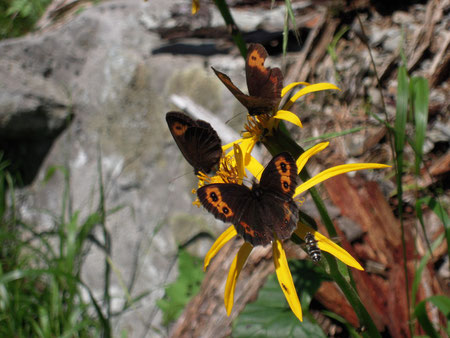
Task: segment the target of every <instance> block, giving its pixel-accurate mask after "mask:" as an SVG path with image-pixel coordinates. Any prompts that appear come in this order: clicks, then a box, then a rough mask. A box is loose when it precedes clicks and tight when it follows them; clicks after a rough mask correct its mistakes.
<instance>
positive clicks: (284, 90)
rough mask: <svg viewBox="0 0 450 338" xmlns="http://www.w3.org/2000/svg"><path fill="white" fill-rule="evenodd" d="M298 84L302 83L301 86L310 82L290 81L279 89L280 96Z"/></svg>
mask: <svg viewBox="0 0 450 338" xmlns="http://www.w3.org/2000/svg"><path fill="white" fill-rule="evenodd" d="M300 85H303V86H309V85H310V84H309V83H308V82H292V83H290V84H288V85H287V86H286V87H284V88H283V89H282V90H281V97H283V96H284V95H286V93H287V92H288V91H290V90H291V89H292V88H294V87H297V86H300Z"/></svg>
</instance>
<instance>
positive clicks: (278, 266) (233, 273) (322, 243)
mask: <svg viewBox="0 0 450 338" xmlns="http://www.w3.org/2000/svg"><path fill="white" fill-rule="evenodd" d="M328 144H329V143H328V142H324V143H320V144H318V145H316V146H314V147H312V148H311V149H309V150H307V151H305V152H304V153H303V154H302V155H301V156H300V157H299V158H298V159H297V161H296V164H297V169H298V173H300V171H301V170H302V169H303V167H304V166H305V164H306V162H307V161H308V159H309V158H310V157H311V156H313V155H315V154H317V153H318V152H320V151H322V150H323V149H325V148H326V147H327V146H328ZM235 149H236V148H235ZM237 149H238V151H240V148H237ZM386 167H389V166H387V165H384V164H378V163H355V164H345V165H340V166H336V167H332V168H330V169H327V170H324V171H323V172H321V173H319V174H318V175H316V176H314V177H313V178H311V179H310V180H308V181H306V182H304V183H303V184H301V185H300V186H298V187H297V189H296V191H295V193H294V196H297V195H299V194H300V193H302V192H304V191H306V190H308V189H309V188H311V187H312V186H314V185H316V184H318V183H320V182H323V181H325V180H326V179H328V178H331V177H333V176H336V175H339V174H342V173H346V172H349V171H355V170H361V169H377V168H386ZM247 169H249V171H250V172H251V173H252V174H253V175H254V176H255V177H256V178H257V179H258V180H259V179H260V178H261V173H262V172H263V169H264V168H263V166H262V165H261V164H260V163H259V162H257V161H256V160H253V163H252V165H251V166H247ZM308 232H310V233H311V234H313V235H314V237H315V239H316V240H317V245H318V247H319V249H321V250H323V251H327V252H329V253H330V254H332V255H334V256H335V257H336V258H338V259H339V260H341V261H342V262H343V263H345V264H347V265H349V266H351V267H354V268H356V269H359V270H363V268H362V266H361V265H360V264H359V263H358V262H357V261H356V260H355V259H354V258H353V257H352V256H351V255H350V254H349V253H348V252H347V251H345V250H344V249H343V248H341V247H340V246H338V245H337V244H335V243H334V242H333V241H331V240H329V239H328V238H326V237H325V236H323V235H322V234H320V233H319V232H317V231H315V230H314V229H312V228H310V227H308V226H306V225H304V224H302V223H298V227H297V229H296V230H295V233H296V234H297V235H298V236H299V237H301V238H302V239H305V235H306V234H307V233H308ZM236 235H237V231H236V229H235V227H234V226H233V225H232V226H230V227H229V228H228V229H227V230H225V232H223V233H222V234H221V235H220V236H219V238H218V239H217V240H216V241H215V243H214V244H213V246H212V247H211V249H210V250H209V251H208V253H207V254H206V257H205V261H204V269H205V270H206V268H207V267H208V265H209V263H210V261H211V259H212V258H213V257H214V256H215V255H216V254H217V252H218V251H219V250H220V249H221V248H222V247H223V246H224V245H225V244H226V243H227V242H228V241H229V240H230V239H232V238H234V237H235V236H236ZM252 248H253V247H252V245H251V244H250V243H247V242H244V244H243V245H242V247H241V248H240V249H239V251H238V253H237V255H236V257H235V258H234V261H233V263H232V264H231V267H230V270H229V273H228V278H227V282H226V285H225V294H224V302H225V308H226V310H227V314H228V315H230V313H231V310H232V308H233V300H234V290H235V287H236V282H237V279H238V277H239V273H240V272H241V270H242V267H243V266H244V264H245V262H246V260H247V258H248V256H249V255H250V252H251V250H252ZM272 249H273V260H274V264H275V270H276V274H277V277H278V282H279V283H280V287H281V289H282V291H283V293H284V295H285V297H286V300H287V302H288V304H289V306H290V308H291V310H292V312H293V313H294V314H295V316H296V317H297V318H298V319H299V320H300V321H302V310H301V306H300V301H299V299H298V296H297V291H296V289H295V286H294V282H293V280H292V275H291V272H290V270H289V266H288V263H287V259H286V254H285V252H284V249H283V246H282V243H281V241H280V240H279V239H278V238H276V237H275V240H274V241H273V243H272Z"/></svg>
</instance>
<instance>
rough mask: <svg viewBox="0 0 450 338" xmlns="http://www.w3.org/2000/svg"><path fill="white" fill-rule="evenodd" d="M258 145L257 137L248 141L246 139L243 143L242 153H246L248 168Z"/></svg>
mask: <svg viewBox="0 0 450 338" xmlns="http://www.w3.org/2000/svg"><path fill="white" fill-rule="evenodd" d="M255 144H256V138H255V137H250V138H247V139H244V141H242V143H241V149H242V152H243V153H244V165H245V166H247V165H248V163H249V162H250V161H251V153H252V150H253V148H254V147H255Z"/></svg>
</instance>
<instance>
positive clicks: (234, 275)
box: [223, 242, 253, 316]
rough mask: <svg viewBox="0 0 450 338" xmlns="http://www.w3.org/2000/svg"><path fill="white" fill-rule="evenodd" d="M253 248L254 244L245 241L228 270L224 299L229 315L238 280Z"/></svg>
mask: <svg viewBox="0 0 450 338" xmlns="http://www.w3.org/2000/svg"><path fill="white" fill-rule="evenodd" d="M252 249H253V246H252V245H251V244H250V243H248V242H244V244H243V245H242V246H241V248H240V249H239V251H238V253H237V255H236V257H234V260H233V263H231V267H230V271H229V272H228V278H227V283H226V284H225V294H224V297H223V300H224V302H225V309H226V310H227V315H228V316H229V315H230V314H231V310H232V309H233V301H234V290H235V288H236V281H237V279H238V277H239V273H240V272H241V270H242V267H243V266H244V264H245V262H246V261H247V258H248V255H250V252H251V251H252Z"/></svg>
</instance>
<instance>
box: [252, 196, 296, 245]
mask: <svg viewBox="0 0 450 338" xmlns="http://www.w3.org/2000/svg"><path fill="white" fill-rule="evenodd" d="M259 205H260V209H261V210H260V213H261V215H264V216H263V217H264V220H263V223H262V224H263V226H264V229H265V233H268V234H270V235H271V236H272V233H273V232H275V233H276V235H277V237H278V239H280V240H285V239H288V238H290V237H291V235H292V233H293V232H294V230H295V229H296V228H297V222H298V212H299V210H298V206H297V204H296V203H295V202H294V200H292V199H291V198H287V199H286V200H284V199H281V198H280V197H279V196H277V195H275V194H273V193H271V192H266V193H264V194H263V196H262V199H261V201H260V202H259Z"/></svg>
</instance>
